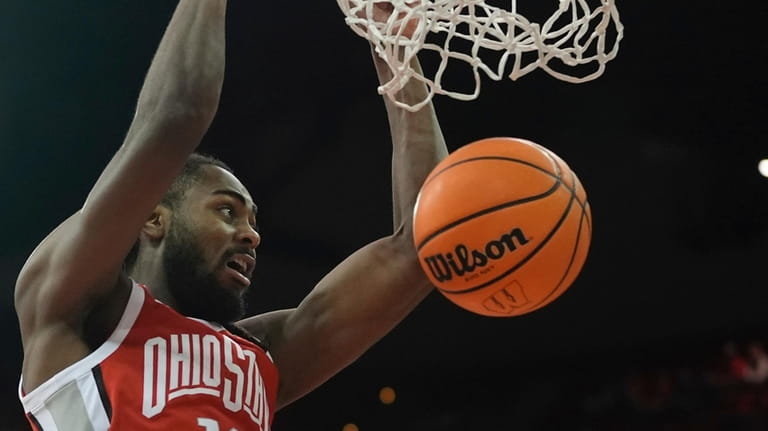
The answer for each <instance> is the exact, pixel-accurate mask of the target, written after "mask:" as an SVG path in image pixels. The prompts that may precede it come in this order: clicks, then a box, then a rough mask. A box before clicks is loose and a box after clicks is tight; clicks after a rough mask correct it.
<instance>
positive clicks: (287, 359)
mask: <svg viewBox="0 0 768 431" xmlns="http://www.w3.org/2000/svg"><path fill="white" fill-rule="evenodd" d="M375 59H376V60H375V61H376V66H377V67H376V68H377V72H378V74H379V79H380V80H381V81H382V82H386V81H387V80H388V79H389V75H388V69H387V68H386V65H384V64H382V63H381V62H380V61H379V60H378V58H377V57H375ZM416 66H418V65H416ZM425 91H426V89H425V88H424V86H423V85H422V84H421V83H419V82H417V81H416V80H413V81H412V82H411V83H410V84H409V85H407V86H406V87H405V88H404V89H403V92H404V94H403V96H405V100H406V101H408V100H409V99H411V98H412V99H413V100H414V101H419V100H423V96H424V94H425V93H424V92H425ZM385 100H387V101H386V102H385V103H386V104H387V113H388V117H389V122H390V128H391V132H392V140H393V157H392V162H393V163H392V173H393V182H394V184H393V186H394V187H393V188H394V208H395V212H394V224H395V229H394V232H393V234H392V235H390V236H388V237H385V238H382V239H380V240H378V241H375V242H373V243H371V244H369V245H367V246H365V247H364V248H362V249H361V250H359V251H357V252H356V253H354V254H353V255H352V256H350V257H349V258H347V259H346V260H345V261H344V262H342V263H341V264H340V265H338V266H337V267H336V268H335V269H334V270H333V271H331V273H329V274H328V275H327V276H326V277H324V278H323V279H322V280H321V281H320V283H319V284H318V285H317V286H316V287H315V288H314V289H313V290H312V292H310V294H309V295H308V296H307V297H306V298H305V299H304V300H303V301H302V302H301V304H300V305H299V307H298V308H297V309H295V310H284V311H278V312H273V313H269V314H266V315H262V316H256V317H253V318H251V319H247V320H245V321H243V322H241V323H242V324H243V325H244V326H245V327H246V328H248V329H250V330H252V331H254V332H255V333H258V334H266V337H267V338H268V339H267V341H268V343H269V344H270V349H271V352H272V355H273V357H274V358H275V361H276V363H277V365H278V369H279V370H280V389H279V392H278V406H279V407H282V406H285V405H286V404H288V403H290V402H292V401H294V400H296V399H297V398H299V397H301V396H303V395H304V394H306V393H307V392H309V391H311V390H312V389H314V388H315V387H317V386H318V385H320V384H321V383H323V382H325V381H326V380H327V379H329V378H330V377H331V376H333V375H334V374H336V373H337V372H338V371H340V370H341V369H343V368H344V367H346V366H347V365H349V364H350V363H351V362H353V361H354V360H356V359H357V358H358V357H360V355H362V354H363V353H364V352H365V351H366V350H367V349H368V348H370V347H371V346H372V345H373V344H374V343H375V342H377V341H378V340H379V339H381V338H382V337H383V336H384V335H385V334H386V333H388V332H389V331H390V330H391V329H392V328H394V327H395V325H397V324H398V323H399V322H400V321H401V320H402V319H403V318H404V317H405V316H406V315H407V314H408V313H409V312H410V311H411V310H413V308H414V307H416V305H417V304H419V303H420V302H421V301H422V300H423V299H424V298H425V297H426V296H427V294H429V292H431V291H432V286H431V285H430V284H429V282H428V280H427V278H426V276H425V275H424V273H423V271H422V270H421V267H420V266H419V263H418V260H417V256H416V252H415V249H414V246H413V239H412V238H413V234H412V230H411V224H412V223H411V220H412V213H413V206H414V203H415V201H416V196H417V195H418V191H419V189H420V187H421V184H422V183H423V181H424V179H425V178H426V177H427V175H428V174H429V172H431V170H432V168H433V167H434V166H435V165H436V164H437V163H438V161H440V160H441V159H442V158H443V157H445V155H446V154H447V150H446V147H445V144H444V140H443V136H442V133H441V131H440V127H439V125H438V122H437V117H436V116H435V112H434V109H433V107H432V106H431V104H430V105H427V106H425V107H424V108H423V109H422V110H420V111H418V112H409V111H406V110H404V109H401V108H398V107H397V106H395V105H394V104H393V103H390V102H389V101H388V99H386V98H385ZM401 100H402V99H401Z"/></svg>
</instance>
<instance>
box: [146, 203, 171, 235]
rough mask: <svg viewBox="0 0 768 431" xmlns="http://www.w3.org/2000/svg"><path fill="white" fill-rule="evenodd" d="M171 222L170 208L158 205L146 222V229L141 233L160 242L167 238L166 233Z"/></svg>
mask: <svg viewBox="0 0 768 431" xmlns="http://www.w3.org/2000/svg"><path fill="white" fill-rule="evenodd" d="M170 221H171V210H170V208H168V207H166V206H165V205H157V206H156V207H155V209H154V210H153V211H152V214H150V216H149V218H148V219H147V221H146V222H144V227H143V228H142V230H141V231H142V233H144V235H147V236H148V237H149V238H150V239H152V240H154V241H159V240H161V239H163V237H165V235H166V233H168V228H169V227H170Z"/></svg>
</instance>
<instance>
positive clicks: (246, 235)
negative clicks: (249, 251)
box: [238, 223, 261, 248]
mask: <svg viewBox="0 0 768 431" xmlns="http://www.w3.org/2000/svg"><path fill="white" fill-rule="evenodd" d="M238 240H239V242H242V243H245V244H247V245H248V246H249V247H250V248H256V247H258V246H259V244H261V235H260V234H259V232H257V231H256V229H254V228H253V226H251V225H250V224H247V223H246V224H245V225H244V226H243V227H242V228H241V229H240V230H239V231H238Z"/></svg>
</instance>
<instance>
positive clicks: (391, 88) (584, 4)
mask: <svg viewBox="0 0 768 431" xmlns="http://www.w3.org/2000/svg"><path fill="white" fill-rule="evenodd" d="M337 1H338V4H339V7H340V8H341V10H342V11H343V12H344V14H345V15H346V19H345V21H346V23H347V25H348V26H349V27H350V28H351V29H352V30H353V31H354V32H355V33H356V34H358V35H359V36H361V37H364V38H365V39H367V40H369V41H370V42H371V43H372V44H373V46H374V49H375V52H376V54H377V55H379V56H380V57H381V58H382V59H383V60H384V61H386V63H387V64H388V65H389V68H390V69H391V71H392V73H393V75H394V76H393V77H392V79H391V80H390V81H389V82H385V83H383V84H382V85H381V86H379V88H378V92H379V94H383V95H386V96H387V97H389V98H390V99H391V100H392V101H393V102H395V103H396V104H397V105H398V106H400V107H403V108H406V109H408V110H410V111H416V110H418V109H420V108H421V107H422V106H424V105H425V104H427V103H428V102H429V101H430V100H431V99H432V97H433V96H434V95H435V94H443V95H447V96H449V97H452V98H454V99H458V100H473V99H476V98H477V97H478V95H479V94H480V71H482V72H483V73H484V74H485V75H487V76H488V77H489V78H491V79H493V80H495V81H500V80H501V79H502V78H503V77H504V76H508V77H509V78H510V79H512V80H517V79H519V78H520V77H522V76H524V75H526V74H528V73H530V72H532V71H533V70H535V69H542V70H544V71H546V72H547V73H549V74H550V75H552V76H554V77H555V78H557V79H560V80H563V81H567V82H572V83H581V82H586V81H590V80H593V79H595V78H597V77H599V76H600V75H602V74H603V72H604V70H605V63H607V62H608V61H610V60H612V59H613V58H615V57H616V54H617V52H618V50H619V42H620V41H621V39H622V37H623V34H624V26H623V25H622V24H621V21H620V20H619V12H618V10H617V9H616V5H615V0H559V5H558V7H557V9H556V10H555V12H554V13H553V14H552V15H551V16H550V17H549V18H548V19H547V20H546V21H544V23H543V24H541V23H536V22H532V21H530V20H529V19H527V18H526V17H525V16H523V15H521V14H520V13H519V12H518V9H517V0H507V1H509V2H510V3H511V7H510V8H509V9H506V8H501V7H497V6H492V5H489V4H488V3H490V2H491V1H492V0H337ZM540 1H542V0H540ZM550 1H551V0H550ZM378 3H382V4H386V5H387V6H386V10H387V11H388V13H387V17H386V18H384V19H382V18H380V14H379V15H377V11H375V10H374V9H375V8H376V7H377V4H378ZM378 9H379V12H380V10H381V9H383V7H382V5H378ZM422 51H432V52H433V53H436V54H437V55H438V56H439V65H438V66H437V69H436V70H435V71H434V73H433V74H426V73H419V72H417V71H415V70H414V69H413V68H412V67H411V61H412V60H413V59H414V58H415V57H416V55H417V54H418V53H419V52H422ZM553 60H558V61H553ZM449 61H452V62H456V61H459V62H463V63H466V64H467V65H468V66H469V67H470V70H471V73H472V76H473V78H474V88H473V89H472V90H471V91H469V92H462V91H458V90H455V89H449V88H446V87H445V86H444V84H443V80H444V75H445V71H446V68H447V65H448V63H449ZM508 65H511V66H510V68H511V71H509V72H507V67H508ZM452 68H453V66H452ZM583 69H588V70H586V71H584V70H583ZM427 75H430V76H427ZM410 79H417V80H419V81H422V82H424V83H425V84H426V85H427V88H428V90H429V91H428V94H427V96H426V97H425V99H424V100H422V101H420V102H418V103H415V104H412V105H411V104H406V103H404V102H402V101H400V100H398V98H397V93H398V91H399V90H401V89H402V88H403V87H404V86H405V84H406V83H407V82H408V81H409V80H410Z"/></svg>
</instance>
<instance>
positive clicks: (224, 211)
mask: <svg viewBox="0 0 768 431" xmlns="http://www.w3.org/2000/svg"><path fill="white" fill-rule="evenodd" d="M219 212H221V213H222V214H224V215H225V216H226V217H227V218H232V217H233V216H234V215H235V209H234V208H232V207H231V206H229V205H224V206H222V207H219Z"/></svg>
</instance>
